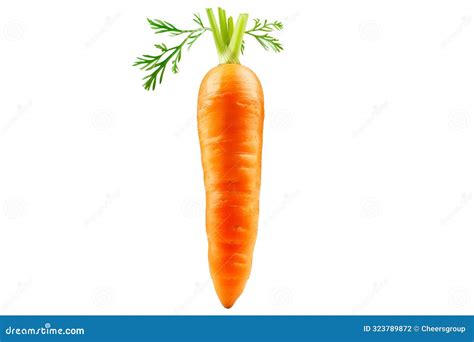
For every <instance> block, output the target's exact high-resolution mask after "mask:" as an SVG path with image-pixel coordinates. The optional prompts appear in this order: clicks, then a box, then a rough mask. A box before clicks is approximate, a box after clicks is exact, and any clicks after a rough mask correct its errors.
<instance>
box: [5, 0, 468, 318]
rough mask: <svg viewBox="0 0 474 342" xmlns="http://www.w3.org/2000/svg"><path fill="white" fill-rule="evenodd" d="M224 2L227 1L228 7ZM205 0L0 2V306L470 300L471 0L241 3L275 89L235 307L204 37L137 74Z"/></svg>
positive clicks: (413, 309)
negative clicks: (204, 94) (206, 183)
mask: <svg viewBox="0 0 474 342" xmlns="http://www.w3.org/2000/svg"><path fill="white" fill-rule="evenodd" d="M226 3H227V2H226ZM219 4H220V5H222V3H218V2H215V1H206V2H203V1H179V2H178V1H167V2H160V1H112V0H109V1H94V2H92V1H89V2H80V1H76V2H71V1H69V2H64V1H22V0H20V1H2V3H1V5H0V49H1V54H0V56H1V57H0V58H1V59H0V99H1V100H0V265H1V269H0V271H1V274H0V277H1V278H0V313H1V314H229V313H232V314H472V313H473V309H474V298H473V296H474V274H473V268H472V261H473V256H474V255H473V254H474V252H473V250H474V245H473V233H472V231H473V228H474V210H473V206H474V203H473V202H474V201H473V200H472V192H473V191H474V159H473V157H474V154H473V152H474V135H473V133H474V123H473V111H474V100H473V98H474V97H473V95H474V66H473V65H474V64H473V61H474V45H473V41H474V40H473V38H474V23H473V22H472V21H473V20H472V16H473V15H474V3H473V2H472V1H467V0H466V1H443V2H437V1H398V2H394V1H375V0H374V1H357V2H355V1H349V0H347V1H307V2H302V1H280V2H276V1H271V2H263V1H238V2H237V1H234V2H232V3H231V4H226V5H225V7H226V9H227V11H228V13H229V12H230V13H234V14H237V13H239V12H244V11H246V12H249V13H250V15H251V17H261V18H269V19H280V20H282V21H283V22H284V23H285V25H286V27H285V29H284V31H283V32H282V33H281V34H280V35H279V37H280V38H281V40H282V42H283V43H284V45H285V51H284V52H283V53H281V54H278V55H277V54H273V53H271V52H265V51H263V50H262V49H261V48H260V47H259V46H258V45H257V43H256V42H253V41H250V40H249V39H248V38H247V51H246V54H245V56H244V57H243V58H242V63H243V64H245V65H247V66H249V67H250V68H252V69H253V70H254V71H255V72H256V73H257V75H258V76H259V77H260V79H261V81H262V83H263V86H264V91H265V96H266V98H265V99H266V123H265V131H264V151H263V156H264V158H263V175H262V193H261V217H260V230H259V237H258V242H257V246H256V250H255V259H254V266H253V270H252V275H251V278H250V280H249V282H248V284H247V288H246V290H245V292H244V294H243V295H242V296H241V298H240V299H239V300H238V302H237V304H236V305H235V307H234V308H232V310H231V311H226V310H225V309H223V308H222V307H221V305H220V303H219V302H218V300H217V297H216V295H215V293H214V290H213V288H212V284H211V283H210V280H209V279H210V277H209V272H208V265H207V245H206V236H205V228H204V205H205V204H204V187H203V182H202V170H201V165H200V153H199V143H198V137H197V129H196V120H195V116H196V97H197V92H198V87H199V84H200V81H201V79H202V77H203V76H204V74H205V73H206V72H207V70H209V69H210V68H211V67H213V66H214V65H216V63H217V57H216V54H215V51H214V46H213V42H212V38H211V36H210V35H209V34H207V35H206V36H204V37H202V38H201V39H200V41H198V42H197V43H196V45H195V46H194V47H193V48H192V50H191V51H190V52H187V51H186V52H185V54H184V56H183V60H182V63H181V72H180V73H179V74H178V75H171V74H167V75H166V76H165V80H164V84H163V85H162V86H160V87H159V88H158V89H157V91H155V92H146V91H145V90H143V88H142V87H141V83H142V82H141V77H143V76H144V74H143V72H141V71H140V70H138V69H137V68H134V67H132V66H131V65H132V63H133V61H134V60H135V57H136V56H138V55H141V54H143V53H153V52H154V48H153V44H155V43H158V42H161V40H160V37H159V36H156V35H154V34H153V32H152V31H151V30H150V29H149V28H148V25H147V23H146V20H145V18H146V17H151V18H162V19H166V20H169V21H170V22H172V23H175V24H176V25H180V26H183V27H186V26H189V25H190V24H191V25H192V22H191V20H192V14H193V13H194V12H198V11H199V12H201V14H203V17H205V16H204V8H205V7H208V6H211V5H212V6H217V5H219Z"/></svg>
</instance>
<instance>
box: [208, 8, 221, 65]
mask: <svg viewBox="0 0 474 342" xmlns="http://www.w3.org/2000/svg"><path fill="white" fill-rule="evenodd" d="M206 13H207V17H208V18H209V25H210V26H211V31H212V36H213V37H214V43H215V44H216V50H217V54H218V55H219V62H220V56H221V55H223V54H224V52H225V44H224V42H223V41H222V36H221V34H220V31H219V27H218V26H217V22H216V18H215V17H214V12H213V11H212V8H206Z"/></svg>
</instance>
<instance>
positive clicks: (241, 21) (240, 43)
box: [133, 7, 283, 90]
mask: <svg viewBox="0 0 474 342" xmlns="http://www.w3.org/2000/svg"><path fill="white" fill-rule="evenodd" d="M206 14H207V17H208V20H209V26H210V27H207V26H205V25H204V23H203V21H202V19H201V16H200V15H199V14H197V13H196V14H194V19H193V21H194V23H195V25H196V27H195V28H193V29H179V28H177V27H176V26H174V25H173V24H170V23H169V22H167V21H164V20H159V19H148V23H149V24H150V27H151V28H152V29H153V30H154V31H155V33H156V34H161V33H167V34H168V35H169V36H171V37H178V36H181V37H184V38H183V40H182V41H181V43H179V44H178V45H175V46H172V47H168V46H167V45H166V44H164V43H160V44H155V48H157V49H158V50H159V51H158V53H157V54H156V55H143V56H141V57H138V58H137V60H136V61H135V63H134V64H133V65H134V66H138V67H140V69H142V70H145V71H149V72H150V73H149V74H148V75H146V76H145V77H144V78H143V80H144V81H145V83H144V84H143V87H144V88H145V89H146V90H150V89H151V90H155V87H156V83H157V81H158V82H159V83H161V82H162V81H163V76H164V73H165V71H166V68H167V66H168V65H169V64H171V72H172V73H174V74H176V73H178V72H179V68H178V64H179V62H180V61H181V57H182V52H183V48H184V47H187V48H188V50H189V49H190V48H191V46H193V44H194V43H195V42H196V41H197V40H198V39H199V38H200V37H201V36H202V35H203V34H204V33H206V32H207V31H211V32H212V36H213V38H214V43H215V45H216V50H217V55H218V58H219V64H240V56H241V55H242V54H243V53H244V48H245V43H244V36H245V35H248V36H251V37H253V38H255V39H256V40H257V42H258V43H259V44H260V45H261V46H262V47H263V48H264V49H265V50H272V51H274V52H280V51H282V50H283V46H282V44H281V43H280V41H279V40H278V39H277V38H275V37H272V36H270V35H269V32H272V31H280V30H282V29H283V24H282V23H281V22H279V21H268V20H260V19H254V20H253V27H252V28H250V29H248V30H246V26H247V21H248V17H249V15H248V14H247V13H242V14H240V15H239V16H238V18H237V21H236V22H235V25H234V20H233V18H232V17H228V18H227V15H226V12H225V10H224V9H222V8H220V7H219V8H218V17H217V20H216V17H215V16H214V12H213V10H212V9H210V8H207V9H206Z"/></svg>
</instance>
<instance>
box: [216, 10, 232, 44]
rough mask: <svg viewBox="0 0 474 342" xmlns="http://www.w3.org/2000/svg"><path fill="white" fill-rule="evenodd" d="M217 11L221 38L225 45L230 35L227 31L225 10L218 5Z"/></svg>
mask: <svg viewBox="0 0 474 342" xmlns="http://www.w3.org/2000/svg"><path fill="white" fill-rule="evenodd" d="M217 12H218V13H219V26H220V28H221V36H222V40H223V42H224V44H225V45H227V44H229V40H230V37H229V33H228V31H227V18H226V15H225V10H224V9H222V8H220V7H219V8H218V9H217Z"/></svg>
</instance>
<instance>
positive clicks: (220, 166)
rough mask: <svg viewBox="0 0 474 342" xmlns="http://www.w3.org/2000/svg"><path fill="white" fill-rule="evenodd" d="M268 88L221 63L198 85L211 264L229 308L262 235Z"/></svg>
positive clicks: (245, 71)
mask: <svg viewBox="0 0 474 342" xmlns="http://www.w3.org/2000/svg"><path fill="white" fill-rule="evenodd" d="M263 117H264V111H263V91H262V87H261V85H260V82H259V80H258V78H257V76H256V75H255V74H254V73H253V72H252V71H251V70H250V69H248V68H246V67H244V66H242V65H239V64H221V65H219V66H217V67H215V68H214V69H212V70H211V71H209V73H208V74H207V75H206V76H205V77H204V80H203V81H202V84H201V88H200V90H199V100H198V129H199V140H200V143H201V155H202V167H203V169H204V183H205V187H206V226H207V236H208V241H209V265H210V269H211V275H212V279H213V281H214V286H215V288H216V291H217V295H218V296H219V299H220V301H221V303H222V305H224V307H226V308H230V307H231V306H232V305H233V304H234V302H235V301H236V300H237V298H238V297H239V296H240V294H241V293H242V291H243V289H244V286H245V283H246V282H247V279H248V277H249V275H250V268H251V266H252V254H253V249H254V245H255V239H256V237H257V226H258V212H259V195H260V174H261V161H262V140H263V139H262V134H263Z"/></svg>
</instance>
